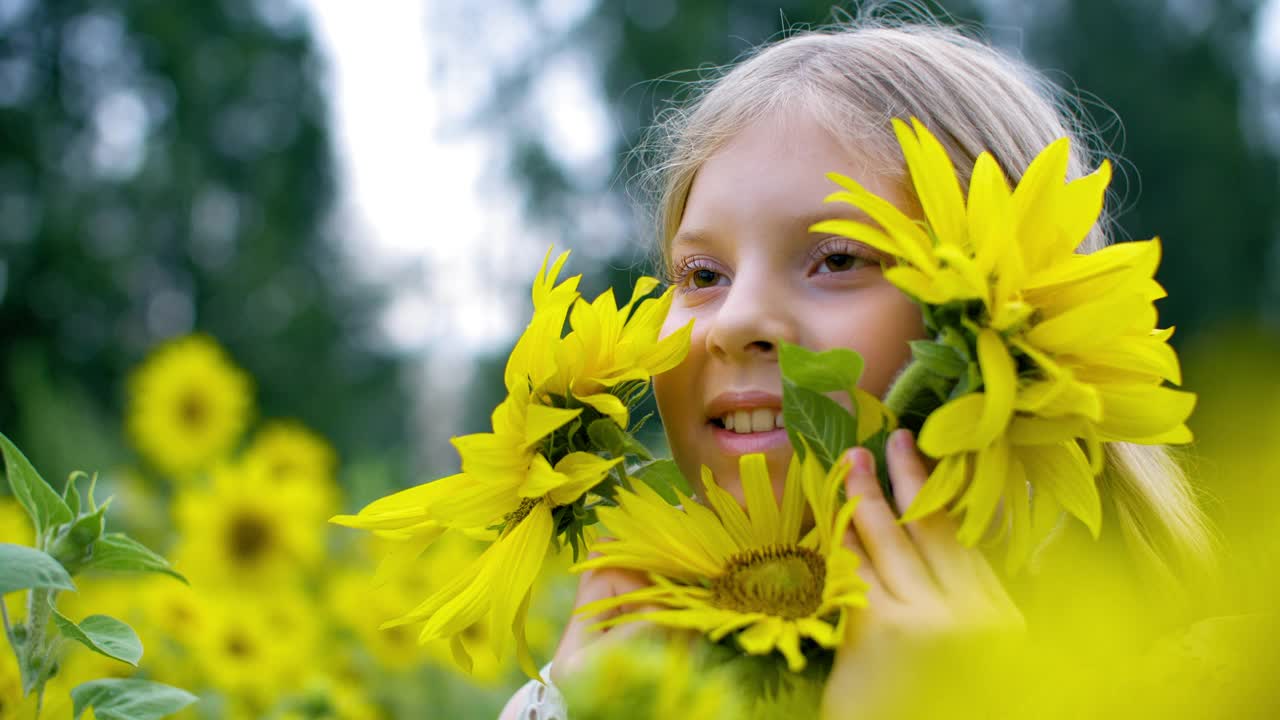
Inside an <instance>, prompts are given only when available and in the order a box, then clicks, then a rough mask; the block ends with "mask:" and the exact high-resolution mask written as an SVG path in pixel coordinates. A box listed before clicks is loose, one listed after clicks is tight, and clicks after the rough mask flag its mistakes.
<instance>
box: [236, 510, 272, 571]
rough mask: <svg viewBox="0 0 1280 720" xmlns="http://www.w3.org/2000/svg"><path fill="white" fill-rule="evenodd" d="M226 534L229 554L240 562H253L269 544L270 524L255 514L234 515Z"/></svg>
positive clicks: (263, 552)
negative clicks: (229, 547)
mask: <svg viewBox="0 0 1280 720" xmlns="http://www.w3.org/2000/svg"><path fill="white" fill-rule="evenodd" d="M227 535H228V537H227V539H228V541H229V542H230V546H231V556H232V557H233V558H235V559H236V560H237V561H239V562H241V563H245V564H249V563H253V562H254V561H256V560H257V559H258V558H259V557H261V556H262V555H263V554H265V552H266V551H267V548H269V547H270V546H271V525H270V524H269V523H267V522H266V520H265V519H263V518H261V517H258V516H257V515H248V514H246V515H238V516H236V518H235V519H234V520H232V522H231V528H230V532H228V533H227Z"/></svg>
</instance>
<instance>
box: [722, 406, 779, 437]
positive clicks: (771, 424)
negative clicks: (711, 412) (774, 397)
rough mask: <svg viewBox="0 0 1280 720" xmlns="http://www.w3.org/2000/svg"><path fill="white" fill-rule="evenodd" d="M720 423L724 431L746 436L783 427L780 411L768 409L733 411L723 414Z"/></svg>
mask: <svg viewBox="0 0 1280 720" xmlns="http://www.w3.org/2000/svg"><path fill="white" fill-rule="evenodd" d="M720 422H721V423H722V424H723V425H724V429H725V430H732V431H734V432H736V433H740V434H743V435H746V434H748V433H753V432H766V431H768V430H773V429H775V428H780V427H783V423H782V411H781V410H773V409H770V408H756V409H755V410H735V411H733V412H730V413H725V414H724V416H723V417H722V418H721V420H720Z"/></svg>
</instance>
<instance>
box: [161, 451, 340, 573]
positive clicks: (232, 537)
mask: <svg viewBox="0 0 1280 720" xmlns="http://www.w3.org/2000/svg"><path fill="white" fill-rule="evenodd" d="M308 502H310V500H309V499H308V498H307V493H306V491H305V489H302V488H296V489H292V490H285V489H277V490H275V491H267V490H265V489H264V488H262V487H260V486H259V485H258V484H257V483H256V482H255V478H254V477H253V476H252V475H250V474H248V473H247V472H246V471H245V468H244V467H243V466H242V465H241V464H238V463H222V464H219V465H218V466H216V467H215V468H214V469H213V473H212V483H211V485H210V486H209V487H208V488H207V489H197V488H188V489H184V490H183V491H182V492H181V493H180V494H179V495H178V497H177V498H176V500H175V502H174V512H175V515H176V526H177V530H178V535H179V540H178V545H177V547H176V548H175V550H174V558H175V564H176V565H178V566H179V567H181V568H182V571H183V573H184V574H185V575H187V576H188V577H190V578H191V579H192V581H193V582H198V583H200V584H201V585H204V584H214V585H224V584H235V585H240V586H246V587H259V588H267V587H275V586H276V585H278V584H280V583H287V582H288V581H290V579H293V578H297V577H299V576H300V574H301V573H302V572H303V571H305V570H307V569H310V568H313V567H314V566H315V565H316V564H317V563H318V562H319V560H320V558H321V555H322V553H323V550H324V526H323V525H318V524H316V523H315V522H313V521H312V519H311V518H309V517H307V516H306V515H305V514H299V513H292V512H281V508H293V507H300V506H301V507H305V506H306V503H308Z"/></svg>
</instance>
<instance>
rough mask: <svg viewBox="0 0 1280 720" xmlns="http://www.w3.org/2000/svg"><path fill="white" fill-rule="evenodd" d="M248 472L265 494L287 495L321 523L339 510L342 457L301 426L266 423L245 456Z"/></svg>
mask: <svg viewBox="0 0 1280 720" xmlns="http://www.w3.org/2000/svg"><path fill="white" fill-rule="evenodd" d="M242 462H243V464H244V471H245V472H246V473H247V474H249V475H250V476H251V477H252V478H253V482H254V484H257V485H258V486H259V488H260V489H261V491H262V492H266V493H273V492H276V491H277V490H281V491H284V492H286V493H287V494H288V495H289V496H290V497H293V498H298V499H300V500H302V501H304V502H306V503H307V504H306V505H305V506H299V507H296V508H295V509H297V510H298V511H301V512H306V513H311V514H313V515H314V516H315V517H317V519H318V520H319V521H323V519H324V518H327V517H329V516H330V515H332V514H333V513H334V512H336V511H337V509H338V487H337V483H336V481H335V476H334V473H335V471H336V468H337V465H338V456H337V454H336V453H335V452H334V451H333V448H332V447H330V445H329V443H328V442H326V441H325V439H324V438H323V437H321V436H320V435H317V434H316V433H315V432H312V431H311V430H310V429H308V428H307V427H306V426H305V425H303V424H302V423H300V422H297V421H292V420H273V421H270V422H267V423H265V424H264V425H263V426H262V427H261V428H260V429H259V430H258V431H257V432H256V433H255V434H254V436H253V439H252V440H251V441H250V442H249V447H248V448H246V449H245V451H244V455H243V456H242Z"/></svg>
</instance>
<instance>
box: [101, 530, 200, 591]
mask: <svg viewBox="0 0 1280 720" xmlns="http://www.w3.org/2000/svg"><path fill="white" fill-rule="evenodd" d="M81 570H104V571H113V572H155V573H163V574H165V575H168V576H170V577H172V578H175V579H177V580H181V581H182V582H184V583H185V582H187V579H186V578H185V577H183V576H182V574H181V573H179V572H178V571H176V570H174V569H173V567H172V566H170V565H169V561H168V560H165V559H164V558H163V557H162V556H160V555H158V554H156V553H155V552H153V551H151V550H150V549H149V548H147V546H145V545H143V544H142V543H140V542H138V541H137V540H134V539H133V538H131V537H129V536H128V535H125V534H124V533H118V532H115V533H105V534H104V535H103V536H102V537H100V538H99V539H98V541H97V542H95V543H94V544H93V557H91V558H89V560H88V561H87V562H85V563H84V564H83V565H82V566H81Z"/></svg>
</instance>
